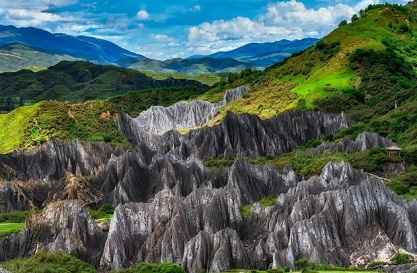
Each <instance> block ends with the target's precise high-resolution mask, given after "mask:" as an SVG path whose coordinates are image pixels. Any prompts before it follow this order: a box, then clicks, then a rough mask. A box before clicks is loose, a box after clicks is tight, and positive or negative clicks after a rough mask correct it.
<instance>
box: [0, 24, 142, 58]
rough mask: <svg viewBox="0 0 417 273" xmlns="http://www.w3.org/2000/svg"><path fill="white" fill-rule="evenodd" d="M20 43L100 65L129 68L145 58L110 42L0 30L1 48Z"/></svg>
mask: <svg viewBox="0 0 417 273" xmlns="http://www.w3.org/2000/svg"><path fill="white" fill-rule="evenodd" d="M12 43H21V44H23V45H26V46H28V47H31V48H35V49H37V50H41V51H46V52H48V53H51V54H58V55H69V56H72V57H73V58H77V59H83V60H86V61H91V62H95V63H99V64H117V65H120V66H128V65H129V64H131V63H133V62H135V61H136V60H138V59H144V58H145V57H144V56H142V55H139V54H136V53H133V52H130V51H128V50H126V49H123V48H121V47H119V46H117V45H115V44H113V43H111V42H108V41H105V40H100V39H96V38H91V37H85V36H78V37H73V36H70V35H66V34H62V33H59V34H52V33H50V32H47V31H45V30H41V29H37V28H32V27H28V28H16V27H14V26H0V45H1V46H3V45H7V44H12Z"/></svg>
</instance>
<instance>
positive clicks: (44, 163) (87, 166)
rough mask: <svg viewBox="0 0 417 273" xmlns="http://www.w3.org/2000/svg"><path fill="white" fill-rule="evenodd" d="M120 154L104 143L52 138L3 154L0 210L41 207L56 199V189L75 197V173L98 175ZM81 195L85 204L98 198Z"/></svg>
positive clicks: (119, 151) (77, 174)
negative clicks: (36, 144) (72, 189)
mask: <svg viewBox="0 0 417 273" xmlns="http://www.w3.org/2000/svg"><path fill="white" fill-rule="evenodd" d="M121 153H122V151H121V150H119V149H118V150H115V151H113V149H112V148H111V147H110V146H109V145H107V144H105V143H90V142H80V141H72V142H60V141H55V140H53V141H50V142H47V143H45V144H42V145H41V146H39V147H38V148H36V149H35V150H34V151H32V152H22V151H16V152H13V153H10V154H6V155H4V154H0V202H1V204H2V205H1V206H0V211H2V212H4V211H12V210H22V209H29V208H41V207H43V206H44V205H46V204H45V201H46V200H47V199H49V200H52V199H53V200H57V198H56V197H55V198H53V195H54V193H56V192H57V191H58V192H59V195H67V197H69V196H71V197H75V195H74V194H72V195H71V194H70V193H68V191H70V190H71V188H74V187H75V185H73V186H74V187H71V183H72V184H78V185H79V184H80V183H78V182H77V183H73V182H75V180H76V179H75V177H76V176H78V177H82V176H94V175H96V174H98V173H99V172H100V171H101V170H102V169H103V168H104V166H105V165H106V164H107V162H108V161H109V160H110V158H111V157H112V156H113V157H114V156H118V155H120V154H121ZM80 180H81V181H85V179H80ZM85 184H88V181H85ZM65 185H67V186H65ZM65 188H66V190H65ZM83 188H84V189H85V188H86V187H83ZM92 191H94V190H93V189H92ZM73 192H74V191H73ZM79 195H80V197H81V195H83V196H85V197H84V198H80V199H81V200H82V201H83V203H94V202H90V201H92V200H90V199H91V198H92V199H95V197H94V198H93V197H86V194H82V193H81V192H79ZM48 196H50V197H48ZM58 200H59V199H58Z"/></svg>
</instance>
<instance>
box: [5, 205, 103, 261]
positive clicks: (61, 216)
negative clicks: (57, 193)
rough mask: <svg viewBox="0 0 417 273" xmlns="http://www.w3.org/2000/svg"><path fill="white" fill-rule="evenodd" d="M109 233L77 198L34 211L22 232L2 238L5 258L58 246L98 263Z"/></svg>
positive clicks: (81, 257)
mask: <svg viewBox="0 0 417 273" xmlns="http://www.w3.org/2000/svg"><path fill="white" fill-rule="evenodd" d="M104 242H105V234H104V233H103V232H102V231H101V229H100V228H99V227H98V226H97V224H96V223H95V222H94V221H93V220H92V219H91V217H90V215H89V213H88V211H87V210H86V209H85V208H84V207H83V206H82V205H81V203H80V202H78V201H77V200H66V201H58V202H55V203H52V204H50V205H48V206H47V207H46V208H45V209H44V211H43V212H42V213H40V214H36V213H34V212H33V213H32V215H30V216H29V218H28V219H27V220H26V223H25V227H24V228H23V230H22V231H21V232H19V233H16V234H13V235H11V236H9V237H7V238H5V239H3V240H1V241H0V257H1V259H2V260H7V259H13V258H16V257H26V256H29V255H32V254H34V253H35V252H36V251H37V250H40V249H42V250H45V251H50V252H54V251H57V250H58V249H61V250H63V251H65V252H66V253H68V254H71V255H73V256H75V257H77V258H80V259H83V260H85V261H88V262H90V263H91V264H93V265H96V264H97V263H98V261H99V259H100V256H101V252H102V249H103V246H104Z"/></svg>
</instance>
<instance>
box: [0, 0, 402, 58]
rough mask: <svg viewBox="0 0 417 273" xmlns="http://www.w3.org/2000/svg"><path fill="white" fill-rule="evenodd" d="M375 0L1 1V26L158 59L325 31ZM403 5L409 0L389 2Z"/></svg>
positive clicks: (208, 52) (299, 37)
mask: <svg viewBox="0 0 417 273" xmlns="http://www.w3.org/2000/svg"><path fill="white" fill-rule="evenodd" d="M379 2H381V3H385V2H386V1H385V0H384V1H379V0H337V1H330V0H312V1H307V0H285V1H279V0H101V1H98V0H95V1H94V0H0V24H2V25H14V26H17V27H28V26H32V27H37V28H41V29H45V30H48V31H50V32H53V33H58V32H59V33H65V34H69V35H74V36H77V35H87V36H94V37H97V38H102V39H106V40H109V41H112V42H114V43H116V44H118V45H120V46H122V47H124V48H126V49H128V50H131V51H134V52H137V53H140V54H143V55H145V56H147V57H150V58H155V59H168V58H174V57H185V56H190V55H195V54H210V53H213V52H217V51H223V50H230V49H233V48H236V47H239V46H242V45H244V44H247V43H251V42H273V41H277V40H281V39H289V40H293V39H301V38H304V37H322V36H324V35H326V34H327V33H329V32H330V31H331V30H332V29H334V28H335V27H336V26H337V25H338V23H339V22H340V21H342V20H344V19H348V20H349V18H351V16H352V15H353V14H354V13H356V12H358V11H359V10H360V9H363V8H365V7H367V6H368V5H369V4H376V3H379ZM389 2H391V3H399V4H404V3H406V2H407V0H391V1H389Z"/></svg>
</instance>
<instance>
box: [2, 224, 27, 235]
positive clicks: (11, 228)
mask: <svg viewBox="0 0 417 273" xmlns="http://www.w3.org/2000/svg"><path fill="white" fill-rule="evenodd" d="M23 226H24V223H0V238H4V237H7V236H9V235H10V234H13V233H16V232H19V231H21V230H22V228H23Z"/></svg>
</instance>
